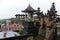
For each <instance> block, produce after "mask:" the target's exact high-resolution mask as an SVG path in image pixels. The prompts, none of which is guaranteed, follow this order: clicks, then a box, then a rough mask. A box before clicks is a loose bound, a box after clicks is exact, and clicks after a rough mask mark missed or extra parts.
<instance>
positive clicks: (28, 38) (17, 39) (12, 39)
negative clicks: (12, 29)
mask: <svg viewBox="0 0 60 40" xmlns="http://www.w3.org/2000/svg"><path fill="white" fill-rule="evenodd" d="M0 40H33V36H32V35H31V34H29V35H22V36H17V37H10V38H5V39H0Z"/></svg>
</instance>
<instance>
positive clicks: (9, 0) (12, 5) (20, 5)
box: [0, 0, 60, 19]
mask: <svg viewBox="0 0 60 40" xmlns="http://www.w3.org/2000/svg"><path fill="white" fill-rule="evenodd" d="M52 2H55V6H56V10H57V11H58V14H59V13H60V0H0V19H6V18H11V17H15V16H14V15H15V14H21V13H22V12H21V10H24V9H25V8H26V7H27V6H28V5H29V4H30V5H31V6H32V7H33V8H34V9H37V7H40V9H41V11H43V12H44V13H46V12H47V10H49V9H50V7H51V4H52Z"/></svg>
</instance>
